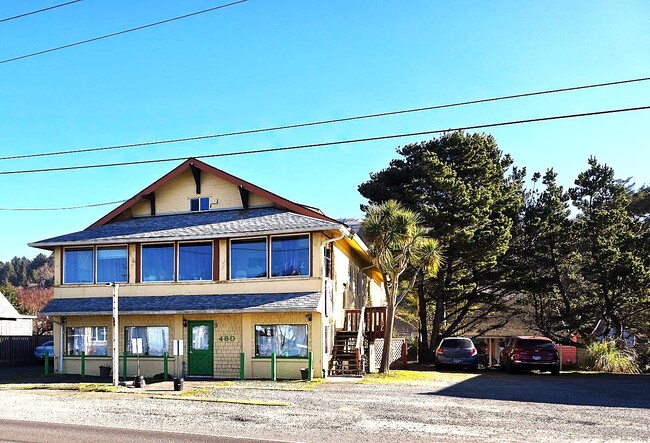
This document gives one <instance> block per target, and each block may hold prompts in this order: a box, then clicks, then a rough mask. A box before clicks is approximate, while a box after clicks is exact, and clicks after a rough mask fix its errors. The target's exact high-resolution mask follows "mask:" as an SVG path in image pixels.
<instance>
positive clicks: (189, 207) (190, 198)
mask: <svg viewBox="0 0 650 443" xmlns="http://www.w3.org/2000/svg"><path fill="white" fill-rule="evenodd" d="M203 198H207V199H208V209H201V199H203ZM192 200H198V201H199V209H198V210H196V211H192ZM210 200H211V197H210V196H209V195H206V196H202V197H188V199H187V210H188V211H190V212H207V211H209V210H210V206H212V202H211V201H210Z"/></svg>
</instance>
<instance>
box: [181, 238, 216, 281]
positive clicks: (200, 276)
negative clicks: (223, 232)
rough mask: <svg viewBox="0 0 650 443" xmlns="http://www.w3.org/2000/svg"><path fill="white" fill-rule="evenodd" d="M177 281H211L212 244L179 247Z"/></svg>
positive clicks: (191, 244)
mask: <svg viewBox="0 0 650 443" xmlns="http://www.w3.org/2000/svg"><path fill="white" fill-rule="evenodd" d="M178 279H179V280H212V243H186V244H180V245H179V251H178Z"/></svg>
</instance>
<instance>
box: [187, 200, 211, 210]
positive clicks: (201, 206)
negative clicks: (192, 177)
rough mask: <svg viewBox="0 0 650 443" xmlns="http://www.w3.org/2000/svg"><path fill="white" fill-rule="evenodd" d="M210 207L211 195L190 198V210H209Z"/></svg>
mask: <svg viewBox="0 0 650 443" xmlns="http://www.w3.org/2000/svg"><path fill="white" fill-rule="evenodd" d="M208 209H210V197H200V198H191V199H190V212H199V211H207V210H208Z"/></svg>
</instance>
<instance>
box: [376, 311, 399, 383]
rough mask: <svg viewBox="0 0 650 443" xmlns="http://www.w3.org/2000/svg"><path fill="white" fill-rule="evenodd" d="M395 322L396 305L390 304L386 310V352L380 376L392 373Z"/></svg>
mask: <svg viewBox="0 0 650 443" xmlns="http://www.w3.org/2000/svg"><path fill="white" fill-rule="evenodd" d="M394 322H395V305H394V304H393V303H389V304H388V308H387V309H386V330H385V331H384V351H383V352H382V354H381V366H380V367H379V373H380V374H388V372H390V344H391V341H392V339H393V324H394Z"/></svg>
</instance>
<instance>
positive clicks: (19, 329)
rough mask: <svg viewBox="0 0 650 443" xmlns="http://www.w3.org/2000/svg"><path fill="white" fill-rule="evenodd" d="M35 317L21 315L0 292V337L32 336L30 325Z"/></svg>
mask: <svg viewBox="0 0 650 443" xmlns="http://www.w3.org/2000/svg"><path fill="white" fill-rule="evenodd" d="M35 318H36V317H32V316H29V315H22V314H19V313H18V311H16V308H14V307H13V305H12V304H11V303H9V300H7V298H6V297H5V296H4V295H3V294H2V293H1V292H0V337H3V336H9V335H23V336H31V335H32V323H33V321H34V319H35Z"/></svg>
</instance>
